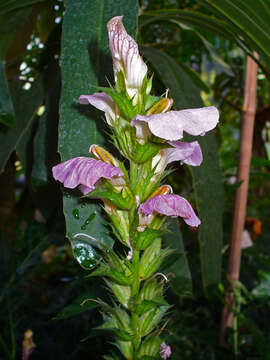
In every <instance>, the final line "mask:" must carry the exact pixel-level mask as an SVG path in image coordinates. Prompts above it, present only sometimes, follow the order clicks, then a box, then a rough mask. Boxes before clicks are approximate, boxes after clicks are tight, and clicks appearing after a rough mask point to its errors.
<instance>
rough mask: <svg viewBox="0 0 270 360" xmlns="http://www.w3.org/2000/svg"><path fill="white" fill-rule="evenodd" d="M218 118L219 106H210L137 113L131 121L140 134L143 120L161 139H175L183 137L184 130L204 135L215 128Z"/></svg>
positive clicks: (191, 133)
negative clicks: (146, 113)
mask: <svg viewBox="0 0 270 360" xmlns="http://www.w3.org/2000/svg"><path fill="white" fill-rule="evenodd" d="M218 118H219V113H218V110H217V108H215V107H214V106H209V107H204V108H199V109H186V110H180V111H168V112H166V113H161V114H153V115H150V116H144V115H137V116H136V117H135V118H134V119H133V120H132V121H131V125H132V126H135V127H136V128H137V129H136V133H137V134H140V132H141V129H140V128H141V126H142V124H141V122H143V123H147V124H148V127H149V130H150V131H151V133H152V134H154V135H155V136H158V137H160V138H161V139H165V140H170V141H174V140H179V139H182V137H183V132H184V131H185V132H187V133H188V134H190V135H194V136H197V135H204V134H205V132H207V131H210V130H212V129H214V128H215V126H216V125H217V123H218ZM137 136H138V135H137Z"/></svg>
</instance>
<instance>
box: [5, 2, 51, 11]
mask: <svg viewBox="0 0 270 360" xmlns="http://www.w3.org/2000/svg"><path fill="white" fill-rule="evenodd" d="M44 1H45V0H20V1H16V0H5V1H4V2H2V4H0V14H6V13H7V12H9V11H12V10H18V9H21V8H24V7H27V6H29V5H34V4H36V3H39V2H44Z"/></svg>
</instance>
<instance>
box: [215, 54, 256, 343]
mask: <svg viewBox="0 0 270 360" xmlns="http://www.w3.org/2000/svg"><path fill="white" fill-rule="evenodd" d="M257 67H258V66H257V63H256V62H255V61H254V60H252V58H250V57H248V58H247V66H246V80H245V94H244V105H243V113H242V125H241V139H240V157H239V164H238V173H237V182H238V183H241V185H240V186H239V188H238V189H237V191H236V197H235V207H234V218H233V227H232V237H231V246H230V255H229V265H228V273H227V276H228V280H229V282H230V283H231V284H233V283H234V282H235V281H237V280H238V279H239V272H240V263H241V250H242V249H241V241H242V233H243V230H244V223H245V215H246V206H247V196H248V182H249V171H250V160H251V154H252V138H253V130H254V119H255V113H256V87H257ZM226 302H227V303H228V304H229V305H230V306H232V307H233V306H234V298H233V295H231V294H229V293H228V295H227V297H226ZM232 320H233V313H232V312H231V311H230V310H229V308H228V307H226V306H224V309H223V314H222V321H221V329H220V345H221V346H226V341H225V336H226V328H227V327H232Z"/></svg>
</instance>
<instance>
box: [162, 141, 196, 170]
mask: <svg viewBox="0 0 270 360" xmlns="http://www.w3.org/2000/svg"><path fill="white" fill-rule="evenodd" d="M168 143H169V144H170V145H171V146H173V148H170V149H164V150H163V151H164V152H166V156H167V164H169V163H171V162H173V161H181V163H182V164H187V165H191V166H199V165H201V163H202V160H203V157H202V150H201V147H200V144H199V143H198V141H193V142H191V143H187V142H182V141H169V142H168Z"/></svg>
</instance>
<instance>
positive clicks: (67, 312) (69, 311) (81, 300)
mask: <svg viewBox="0 0 270 360" xmlns="http://www.w3.org/2000/svg"><path fill="white" fill-rule="evenodd" d="M93 289H94V288H93ZM96 297H97V292H96V291H95V290H93V291H91V292H88V293H85V294H83V295H80V296H79V297H77V299H76V300H74V302H73V303H72V304H70V305H67V306H65V307H64V308H63V309H62V310H60V311H59V313H58V314H57V315H56V317H55V318H54V319H55V320H62V319H67V318H69V317H71V316H74V315H78V314H81V313H82V312H84V311H86V310H90V309H94V308H96V307H98V303H97V302H95V301H92V300H91V299H94V298H96Z"/></svg>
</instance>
